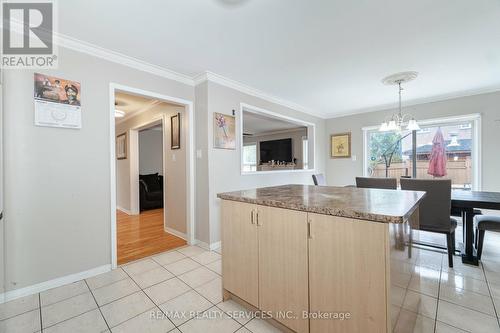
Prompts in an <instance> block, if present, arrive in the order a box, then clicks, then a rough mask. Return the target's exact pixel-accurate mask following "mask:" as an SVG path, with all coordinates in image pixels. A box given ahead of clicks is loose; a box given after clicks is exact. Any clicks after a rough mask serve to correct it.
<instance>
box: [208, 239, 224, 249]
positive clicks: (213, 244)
mask: <svg viewBox="0 0 500 333" xmlns="http://www.w3.org/2000/svg"><path fill="white" fill-rule="evenodd" d="M221 244H222V243H221V242H220V241H218V242H215V243H212V244H210V251H213V250H217V249H220V247H221Z"/></svg>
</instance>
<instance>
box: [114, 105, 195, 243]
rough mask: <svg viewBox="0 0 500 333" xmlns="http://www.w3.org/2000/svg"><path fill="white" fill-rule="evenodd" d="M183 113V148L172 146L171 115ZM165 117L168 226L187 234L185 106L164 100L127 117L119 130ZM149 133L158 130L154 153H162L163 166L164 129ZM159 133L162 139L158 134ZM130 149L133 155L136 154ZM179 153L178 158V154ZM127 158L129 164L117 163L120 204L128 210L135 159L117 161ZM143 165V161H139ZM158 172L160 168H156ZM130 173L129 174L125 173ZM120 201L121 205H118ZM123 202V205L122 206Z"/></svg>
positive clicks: (160, 155) (164, 169) (160, 156)
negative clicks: (132, 164)
mask: <svg viewBox="0 0 500 333" xmlns="http://www.w3.org/2000/svg"><path fill="white" fill-rule="evenodd" d="M177 113H180V114H181V148H180V149H171V148H170V147H171V145H170V141H171V140H170V133H171V128H170V117H171V116H173V115H175V114H177ZM162 117H165V130H164V132H163V133H164V135H165V166H164V168H163V171H162V173H163V175H164V179H163V180H164V182H165V183H164V184H163V185H164V197H165V205H164V206H165V217H166V219H165V221H166V222H165V226H166V227H168V228H172V229H174V230H176V231H178V232H180V233H183V234H185V233H186V218H187V217H186V207H187V201H186V190H187V188H186V180H187V178H186V177H187V147H186V142H187V133H188V126H189V124H188V119H187V117H186V116H185V111H184V107H181V106H176V105H171V104H167V103H161V104H159V105H156V106H155V107H153V108H151V109H149V110H148V111H145V112H142V113H140V114H138V115H136V116H134V117H132V118H130V119H127V120H126V121H124V122H121V123H119V124H117V126H116V133H123V132H127V133H130V129H137V128H142V126H144V125H145V124H148V123H151V122H153V121H155V120H158V119H161V118H162ZM145 132H156V133H157V134H154V135H156V138H155V141H156V145H157V147H156V148H155V149H154V150H153V151H151V153H152V154H154V155H156V157H157V158H158V155H159V164H160V169H161V165H162V164H163V163H162V159H163V156H162V137H161V133H162V132H161V131H151V130H149V131H145ZM141 133H143V132H139V155H140V149H141V147H140V140H141V138H140V135H141ZM158 135H159V142H158V137H157V136H158ZM130 137H131V136H130V135H128V137H127V139H128V140H129V141H128V144H127V146H128V147H131V144H130ZM133 153H134V152H131V151H130V150H129V155H128V156H131V154H133ZM174 156H175V157H174ZM123 161H125V162H126V164H128V165H125V166H123V165H122V164H117V172H116V174H117V206H120V207H123V208H125V209H129V208H127V207H131V206H132V204H131V202H130V198H131V195H130V191H131V188H134V187H133V186H132V184H130V182H131V180H130V170H131V169H132V166H131V165H130V163H133V161H134V160H133V159H131V158H127V159H126V160H119V161H117V162H123ZM139 165H140V161H139ZM155 172H156V171H155ZM124 173H126V174H125V175H122V174H124ZM119 176H123V178H119ZM122 181H124V182H126V183H128V184H120V182H122ZM118 189H121V191H122V192H121V193H119V192H118ZM120 197H121V198H123V202H120V201H118V198H120ZM127 199H128V201H127ZM118 203H119V204H118ZM121 205H123V206H121Z"/></svg>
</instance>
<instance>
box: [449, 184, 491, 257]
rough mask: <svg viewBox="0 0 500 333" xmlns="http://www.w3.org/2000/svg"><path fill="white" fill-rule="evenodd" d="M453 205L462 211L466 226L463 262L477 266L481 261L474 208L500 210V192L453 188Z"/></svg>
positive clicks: (464, 225) (464, 226)
mask: <svg viewBox="0 0 500 333" xmlns="http://www.w3.org/2000/svg"><path fill="white" fill-rule="evenodd" d="M451 206H452V208H455V209H457V210H460V211H461V212H462V221H463V228H464V245H463V247H462V254H461V255H462V262H463V263H464V264H470V265H476V266H477V265H479V261H478V258H477V253H476V249H475V248H474V209H490V210H500V192H483V191H467V190H453V191H452V193H451Z"/></svg>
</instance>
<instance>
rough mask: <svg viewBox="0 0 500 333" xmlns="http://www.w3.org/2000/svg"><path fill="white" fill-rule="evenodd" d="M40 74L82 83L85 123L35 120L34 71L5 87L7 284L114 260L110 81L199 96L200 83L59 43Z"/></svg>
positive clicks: (11, 74) (14, 75)
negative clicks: (54, 124)
mask: <svg viewBox="0 0 500 333" xmlns="http://www.w3.org/2000/svg"><path fill="white" fill-rule="evenodd" d="M39 72H41V73H44V74H49V75H55V76H59V77H62V78H67V79H72V80H76V81H79V82H81V84H82V125H83V127H82V129H81V130H73V129H57V128H48V127H36V126H34V125H33V119H34V117H33V112H34V111H33V71H30V70H5V71H4V85H3V107H4V109H3V111H4V124H3V125H4V126H3V130H4V157H5V158H4V163H5V177H4V179H5V184H4V186H5V219H6V258H7V260H6V270H7V290H12V289H16V288H21V287H25V286H29V285H33V284H36V283H40V282H43V281H47V280H51V279H54V278H58V277H61V276H65V275H69V274H73V273H77V272H81V271H85V270H88V269H92V268H95V267H98V266H101V265H106V264H110V263H111V252H110V248H111V245H110V239H111V236H110V225H111V220H110V219H111V217H110V214H111V211H110V197H111V194H110V186H109V184H110V181H111V180H110V151H109V150H110V116H109V112H110V110H109V105H110V100H109V99H110V96H109V89H110V83H111V82H114V83H119V84H123V85H127V86H132V87H136V88H140V89H144V90H149V91H153V92H156V93H159V94H165V95H170V96H175V97H178V98H183V99H188V100H194V89H193V87H191V86H187V85H184V84H181V83H178V82H175V81H172V80H168V79H165V78H162V77H158V76H155V75H152V74H149V73H146V72H141V71H138V70H134V69H131V68H129V67H125V66H121V65H118V64H116V63H112V62H108V61H105V60H102V59H100V58H96V57H92V56H89V55H86V54H82V53H77V52H74V51H72V50H68V49H65V48H60V49H59V68H58V69H57V70H40V71H39Z"/></svg>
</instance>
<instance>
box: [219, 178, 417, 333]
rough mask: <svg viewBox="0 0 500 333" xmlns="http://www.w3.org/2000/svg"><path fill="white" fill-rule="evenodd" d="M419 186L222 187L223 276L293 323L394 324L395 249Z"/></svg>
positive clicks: (277, 321) (227, 285) (401, 243)
mask: <svg viewBox="0 0 500 333" xmlns="http://www.w3.org/2000/svg"><path fill="white" fill-rule="evenodd" d="M424 195H425V193H423V192H413V191H394V190H377V189H358V188H352V187H328V186H309V185H285V186H276V187H267V188H258V189H252V190H244V191H236V192H229V193H220V194H218V197H219V198H220V199H222V213H221V214H222V215H221V218H222V284H223V292H224V299H225V300H227V299H229V298H233V299H235V300H236V301H238V302H240V303H242V304H244V305H245V306H247V307H249V308H251V309H254V310H260V311H262V312H261V314H262V315H263V317H270V318H272V319H270V321H271V322H272V323H273V324H274V325H277V326H279V327H280V328H282V329H283V330H288V331H293V332H300V333H302V332H315V333H316V332H321V333H323V332H390V331H391V330H392V325H391V296H390V294H391V292H390V290H391V282H390V281H391V256H392V252H394V253H395V254H394V256H402V255H404V256H411V248H410V249H409V248H408V244H411V238H410V237H409V236H408V230H409V229H410V228H409V225H412V226H413V228H416V227H418V207H419V203H420V201H421V200H422V198H423V197H424Z"/></svg>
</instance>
